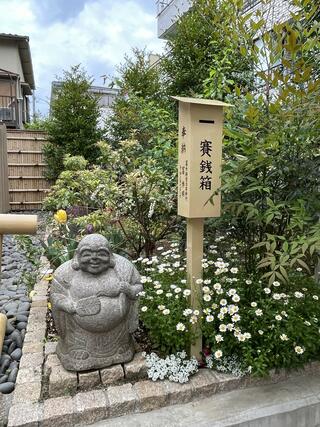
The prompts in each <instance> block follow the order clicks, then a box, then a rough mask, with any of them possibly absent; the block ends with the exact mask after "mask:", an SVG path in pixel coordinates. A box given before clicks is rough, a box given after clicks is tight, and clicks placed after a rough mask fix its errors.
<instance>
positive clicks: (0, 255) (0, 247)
mask: <svg viewBox="0 0 320 427" xmlns="http://www.w3.org/2000/svg"><path fill="white" fill-rule="evenodd" d="M2 243H3V235H2V234H0V273H1V264H2ZM0 280H1V277H0ZM0 354H1V353H0Z"/></svg>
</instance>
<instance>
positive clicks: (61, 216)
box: [54, 209, 68, 224]
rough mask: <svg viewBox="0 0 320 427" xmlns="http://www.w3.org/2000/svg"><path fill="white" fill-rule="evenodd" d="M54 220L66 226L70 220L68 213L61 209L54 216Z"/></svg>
mask: <svg viewBox="0 0 320 427" xmlns="http://www.w3.org/2000/svg"><path fill="white" fill-rule="evenodd" d="M54 219H55V220H56V221H57V222H58V223H59V224H65V223H66V222H67V219H68V216H67V212H66V211H65V210H63V209H59V210H58V211H57V213H55V214H54Z"/></svg>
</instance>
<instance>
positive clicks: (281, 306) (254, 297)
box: [136, 239, 320, 375]
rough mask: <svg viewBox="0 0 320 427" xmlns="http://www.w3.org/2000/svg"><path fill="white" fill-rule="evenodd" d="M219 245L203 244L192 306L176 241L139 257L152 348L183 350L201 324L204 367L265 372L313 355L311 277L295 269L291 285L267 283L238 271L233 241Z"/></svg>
mask: <svg viewBox="0 0 320 427" xmlns="http://www.w3.org/2000/svg"><path fill="white" fill-rule="evenodd" d="M217 240H218V239H216V241H217ZM223 243H224V244H225V242H223ZM218 244H219V242H218V243H217V245H218ZM217 245H209V246H208V245H207V246H206V250H205V254H204V256H203V259H202V267H203V278H202V279H197V280H196V285H197V286H198V289H199V293H198V295H197V298H198V305H197V308H194V307H193V308H192V307H191V304H190V293H191V292H190V289H189V288H188V284H187V280H186V258H185V254H184V253H182V252H180V251H179V245H178V243H173V244H171V245H170V246H169V247H166V248H158V252H157V255H156V256H153V257H152V258H150V259H147V258H139V259H138V260H137V261H136V262H137V264H138V265H137V267H138V269H139V271H140V272H141V273H142V282H143V284H144V290H143V292H142V293H141V294H140V318H141V319H142V321H143V322H144V325H145V326H146V329H147V330H148V331H149V334H150V339H151V341H152V342H153V344H154V345H155V346H156V348H158V349H159V351H160V352H161V353H162V354H165V355H169V354H177V352H179V351H181V350H182V349H185V350H188V349H189V347H190V343H191V341H192V339H193V338H194V336H193V334H194V331H195V329H194V327H195V326H198V327H200V328H201V331H202V335H203V344H204V347H208V348H210V354H211V356H210V359H208V360H207V363H208V366H211V367H212V368H214V369H218V367H219V370H221V371H222V372H226V371H228V372H238V373H239V372H240V371H241V372H248V369H249V368H248V367H250V370H251V371H252V373H253V374H255V375H265V374H267V373H268V372H269V370H270V369H273V368H280V367H291V366H298V365H301V364H303V363H305V362H306V361H307V360H310V359H314V358H318V357H319V354H320V340H319V338H320V324H319V320H318V319H320V305H319V298H320V289H319V288H318V287H317V286H316V285H315V284H314V282H313V281H312V279H308V278H306V277H305V276H302V273H301V272H297V273H296V275H294V274H293V275H292V276H290V282H289V283H287V284H284V283H281V282H280V281H277V280H274V282H273V283H272V284H271V286H270V285H269V283H268V281H265V280H263V278H260V277H259V276H258V275H250V276H249V275H248V274H246V273H245V272H243V271H242V268H241V261H240V259H239V255H238V253H239V252H240V251H239V250H238V249H237V246H236V245H230V247H228V250H227V251H226V252H224V257H223V258H222V257H221V256H220V254H221V252H220V249H219V247H218V246H217ZM232 357H235V358H236V359H232ZM235 360H236V362H235ZM223 367H224V368H223ZM237 367H238V368H237ZM240 367H241V369H240ZM224 369H226V371H225V370H224ZM237 369H238V371H237ZM154 372H158V371H156V370H154ZM154 375H157V374H156V373H155V374H154ZM159 375H160V374H159Z"/></svg>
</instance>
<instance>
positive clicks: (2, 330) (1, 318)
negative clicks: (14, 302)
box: [0, 313, 7, 354]
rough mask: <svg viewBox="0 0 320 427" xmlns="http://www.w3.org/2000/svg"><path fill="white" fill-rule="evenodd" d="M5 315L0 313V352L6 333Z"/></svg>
mask: <svg viewBox="0 0 320 427" xmlns="http://www.w3.org/2000/svg"><path fill="white" fill-rule="evenodd" d="M6 325H7V316H6V315H5V314H2V313H0V354H1V352H2V346H3V340H4V336H5V334H6Z"/></svg>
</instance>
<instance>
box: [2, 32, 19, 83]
mask: <svg viewBox="0 0 320 427" xmlns="http://www.w3.org/2000/svg"><path fill="white" fill-rule="evenodd" d="M0 68H3V69H4V70H7V71H11V72H12V73H16V74H19V75H20V79H21V81H22V82H24V81H25V80H24V75H23V71H22V66H21V61H20V56H19V50H18V45H17V43H16V42H15V41H13V40H1V43H0Z"/></svg>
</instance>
